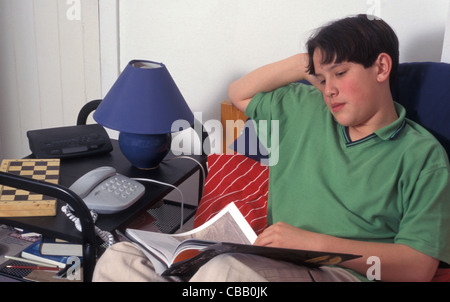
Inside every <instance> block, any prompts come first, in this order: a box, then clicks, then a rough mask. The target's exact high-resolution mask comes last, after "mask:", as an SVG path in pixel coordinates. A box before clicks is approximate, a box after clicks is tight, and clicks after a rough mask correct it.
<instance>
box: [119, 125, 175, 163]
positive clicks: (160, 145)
mask: <svg viewBox="0 0 450 302" xmlns="http://www.w3.org/2000/svg"><path fill="white" fill-rule="evenodd" d="M171 142H172V136H171V134H170V133H168V134H133V133H125V132H121V133H120V134H119V146H120V150H121V151H122V153H123V155H125V157H126V158H127V159H128V160H129V161H130V163H131V164H132V165H133V166H135V167H136V168H139V169H143V170H150V169H155V168H158V166H159V163H160V162H161V161H162V160H163V158H164V157H165V156H166V155H167V153H169V151H170V144H171Z"/></svg>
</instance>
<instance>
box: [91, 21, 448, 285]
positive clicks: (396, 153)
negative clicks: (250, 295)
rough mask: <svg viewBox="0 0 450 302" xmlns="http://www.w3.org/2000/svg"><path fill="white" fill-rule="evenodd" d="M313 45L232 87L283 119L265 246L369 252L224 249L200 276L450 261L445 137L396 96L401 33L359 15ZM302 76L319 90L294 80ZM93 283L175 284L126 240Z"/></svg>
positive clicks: (403, 271) (388, 271) (410, 268)
mask: <svg viewBox="0 0 450 302" xmlns="http://www.w3.org/2000/svg"><path fill="white" fill-rule="evenodd" d="M307 46H308V53H307V54H298V55H295V56H292V57H290V58H287V59H285V60H282V61H280V62H276V63H273V64H269V65H266V66H263V67H261V68H259V69H257V70H255V71H253V72H251V73H249V74H248V75H246V76H244V77H242V78H241V79H239V80H237V81H236V82H234V83H232V84H231V85H230V89H229V96H230V99H231V101H232V102H233V104H234V105H235V106H236V107H238V108H239V109H240V110H242V111H245V113H246V114H247V115H248V116H249V117H251V118H252V119H254V120H255V121H256V122H258V121H260V120H264V121H267V122H268V123H267V124H269V125H270V124H271V123H270V121H272V120H277V121H279V129H280V133H279V134H278V135H279V146H278V148H279V153H278V154H279V158H278V162H277V163H276V164H275V165H272V166H270V173H269V175H270V176H269V178H270V179H269V183H270V188H269V207H268V213H267V214H268V221H269V226H268V227H267V229H266V230H265V231H264V232H262V233H261V234H260V235H259V237H258V238H257V240H256V242H255V244H258V245H265V246H276V247H286V248H295V249H309V250H319V251H328V252H343V253H351V254H358V255H362V257H361V258H359V259H356V260H352V261H346V262H344V263H343V264H342V268H340V267H324V268H321V269H318V270H310V269H308V268H306V267H303V266H296V265H292V264H289V263H285V262H283V261H275V260H270V259H265V258H262V257H259V256H251V255H242V254H234V255H222V256H218V257H215V258H213V259H212V260H211V261H209V262H208V263H207V264H205V265H203V266H202V267H201V268H200V269H199V271H198V272H197V273H196V274H195V275H194V277H193V278H192V279H191V281H357V280H358V279H364V277H365V276H366V273H367V271H368V269H369V268H370V267H371V265H372V264H373V262H370V263H369V264H368V263H367V260H368V259H379V261H380V262H379V263H375V265H379V267H378V266H377V267H375V268H374V269H375V270H377V271H376V272H375V274H374V276H380V277H381V280H386V281H391V280H392V281H410V280H417V281H423V280H430V279H431V278H432V277H433V275H434V274H435V272H436V269H437V267H438V263H439V261H443V262H447V263H450V234H449V232H450V180H449V164H448V159H447V157H446V154H445V151H444V150H443V148H442V147H441V146H440V145H439V143H438V142H437V141H436V140H435V138H433V137H432V136H431V135H430V134H429V133H428V132H427V131H426V130H425V129H424V128H422V127H420V126H419V125H417V124H416V123H414V122H412V121H410V120H408V119H406V118H405V109H404V108H403V107H402V106H401V105H399V104H397V103H395V102H394V101H393V99H392V95H391V91H390V83H392V81H393V78H394V76H395V70H396V68H397V65H398V41H397V37H396V35H395V33H394V32H393V31H392V29H391V28H390V27H389V26H388V25H387V24H386V23H385V22H384V21H382V20H377V19H373V18H368V17H367V16H366V15H359V16H356V17H350V18H346V19H342V20H339V21H336V22H333V23H331V24H329V25H328V26H325V27H323V28H322V29H320V31H318V33H317V34H316V35H315V36H313V37H312V38H311V39H310V40H309V41H308V44H307ZM300 80H308V81H309V82H310V83H312V84H313V85H314V86H315V87H314V86H310V85H304V84H291V83H294V82H298V81H300ZM265 135H268V136H270V130H269V131H268V132H267V133H265ZM265 141H267V142H270V141H271V140H270V139H267V140H265ZM270 147H271V148H274V147H277V146H270ZM371 256H375V257H377V258H370V257H371ZM372 272H373V270H372ZM94 280H99V281H100V280H101V281H107V280H128V281H136V280H142V281H145V280H153V281H166V280H167V279H164V278H161V277H159V276H157V275H156V274H155V273H154V271H153V268H152V265H151V263H150V262H149V261H148V260H147V258H146V257H145V256H144V255H143V254H142V252H141V251H140V250H139V249H138V248H136V247H135V246H133V245H132V244H129V243H120V244H117V245H115V246H113V247H111V248H109V249H108V250H107V251H106V252H105V254H104V255H103V256H102V257H101V258H100V260H99V262H98V264H97V266H96V271H95V273H94Z"/></svg>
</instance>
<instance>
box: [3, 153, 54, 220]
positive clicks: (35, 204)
mask: <svg viewBox="0 0 450 302" xmlns="http://www.w3.org/2000/svg"><path fill="white" fill-rule="evenodd" d="M59 170H60V160H59V159H57V158H55V159H4V160H2V162H1V164H0V171H2V172H7V173H11V174H15V175H19V176H23V177H28V178H32V179H37V180H42V181H47V182H50V183H54V184H58V182H59ZM56 206H57V202H56V198H53V197H50V196H46V195H43V194H36V193H33V192H29V191H26V190H21V189H18V188H13V187H8V186H4V185H0V217H30V216H55V215H56Z"/></svg>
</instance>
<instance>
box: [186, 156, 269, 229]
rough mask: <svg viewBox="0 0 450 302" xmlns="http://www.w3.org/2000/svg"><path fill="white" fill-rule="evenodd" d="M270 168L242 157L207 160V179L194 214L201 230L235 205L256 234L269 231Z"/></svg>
mask: <svg viewBox="0 0 450 302" xmlns="http://www.w3.org/2000/svg"><path fill="white" fill-rule="evenodd" d="M268 193H269V168H268V167H266V166H263V165H261V164H260V163H259V162H257V161H255V160H253V159H251V158H248V157H246V156H244V155H240V154H211V155H209V156H208V177H207V179H206V182H205V189H204V192H203V196H202V199H201V201H200V204H199V207H198V209H197V213H196V214H195V219H194V227H198V226H200V225H202V224H203V223H205V222H206V221H208V220H209V219H210V218H212V217H213V216H214V215H215V214H217V213H218V212H219V211H220V210H221V209H222V208H223V207H224V206H226V205H227V204H229V203H230V202H234V203H235V204H236V206H237V208H238V209H239V210H240V211H241V213H242V215H243V216H244V217H245V219H246V220H247V221H248V222H249V224H250V226H251V227H252V228H253V230H254V231H255V233H256V234H259V233H261V231H262V230H263V229H264V228H265V227H266V218H267V200H268Z"/></svg>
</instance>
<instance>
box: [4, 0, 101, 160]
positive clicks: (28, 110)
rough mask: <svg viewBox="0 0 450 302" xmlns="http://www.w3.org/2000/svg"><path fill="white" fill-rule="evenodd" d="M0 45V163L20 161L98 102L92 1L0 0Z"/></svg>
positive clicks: (96, 40) (95, 18) (96, 36)
mask: <svg viewBox="0 0 450 302" xmlns="http://www.w3.org/2000/svg"><path fill="white" fill-rule="evenodd" d="M0 45H1V48H0V49H1V51H0V70H1V73H0V158H20V157H23V156H25V155H27V154H29V153H30V149H29V147H28V139H27V137H26V132H27V131H28V130H32V129H39V128H47V127H56V126H63V125H75V123H76V118H77V114H78V112H79V110H80V109H81V107H82V106H83V105H84V104H85V103H86V102H87V101H89V100H92V99H96V98H100V97H101V94H100V92H101V90H100V88H101V87H100V60H99V29H98V1H95V0H69V1H62V0H20V1H17V0H0Z"/></svg>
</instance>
